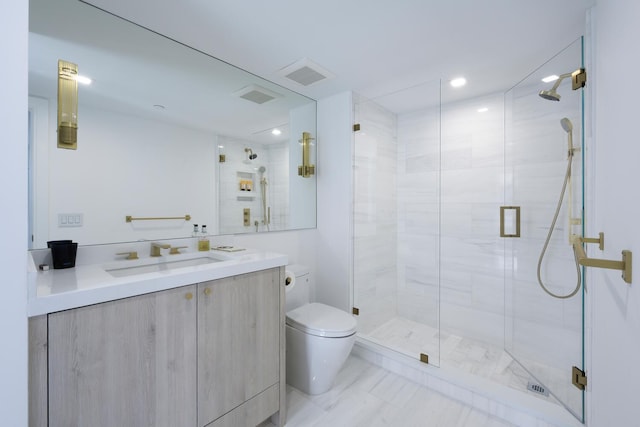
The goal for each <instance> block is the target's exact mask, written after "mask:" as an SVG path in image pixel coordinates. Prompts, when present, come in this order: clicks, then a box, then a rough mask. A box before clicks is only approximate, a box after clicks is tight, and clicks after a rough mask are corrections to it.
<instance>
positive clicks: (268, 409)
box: [206, 384, 280, 427]
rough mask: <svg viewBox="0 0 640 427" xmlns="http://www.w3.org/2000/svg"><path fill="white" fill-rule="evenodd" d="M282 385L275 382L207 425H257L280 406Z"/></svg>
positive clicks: (214, 426) (211, 426)
mask: <svg viewBox="0 0 640 427" xmlns="http://www.w3.org/2000/svg"><path fill="white" fill-rule="evenodd" d="M279 401H280V386H279V385H278V384H274V385H272V386H271V387H269V388H268V389H266V390H265V391H263V392H262V393H260V394H258V395H257V396H255V397H254V398H252V399H249V400H248V401H246V402H245V403H243V404H242V405H240V406H238V407H237V408H235V409H234V410H232V411H231V412H228V413H226V414H225V415H223V416H221V417H220V418H218V419H217V420H215V421H214V422H212V423H211V424H208V425H207V426H206V427H237V426H257V425H258V424H260V423H261V422H262V421H264V420H265V419H267V417H269V416H270V415H273V414H275V413H276V412H278V409H279V408H280V404H279Z"/></svg>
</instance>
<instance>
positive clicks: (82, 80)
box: [76, 75, 92, 85]
mask: <svg viewBox="0 0 640 427" xmlns="http://www.w3.org/2000/svg"><path fill="white" fill-rule="evenodd" d="M76 81H77V82H78V83H82V84H83V85H90V84H91V81H92V80H91V79H90V78H89V77H87V76H81V75H77V76H76Z"/></svg>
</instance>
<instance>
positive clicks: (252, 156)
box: [244, 148, 258, 160]
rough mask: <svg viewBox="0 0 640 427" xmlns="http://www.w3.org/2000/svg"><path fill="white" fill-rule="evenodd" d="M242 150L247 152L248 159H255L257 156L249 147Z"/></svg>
mask: <svg viewBox="0 0 640 427" xmlns="http://www.w3.org/2000/svg"><path fill="white" fill-rule="evenodd" d="M244 152H245V153H249V160H255V159H257V158H258V155H257V154H255V153H254V152H253V150H252V149H251V148H245V149H244Z"/></svg>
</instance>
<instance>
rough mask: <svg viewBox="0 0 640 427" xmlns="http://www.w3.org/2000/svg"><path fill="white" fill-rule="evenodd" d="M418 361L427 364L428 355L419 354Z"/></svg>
mask: <svg viewBox="0 0 640 427" xmlns="http://www.w3.org/2000/svg"><path fill="white" fill-rule="evenodd" d="M420 361H421V362H422V363H427V364H428V363H429V355H428V354H424V353H420Z"/></svg>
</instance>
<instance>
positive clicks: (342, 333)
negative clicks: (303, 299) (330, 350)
mask: <svg viewBox="0 0 640 427" xmlns="http://www.w3.org/2000/svg"><path fill="white" fill-rule="evenodd" d="M287 325H289V326H291V327H292V328H295V329H297V330H299V331H301V332H304V333H306V334H310V335H315V336H318V337H327V338H341V337H348V336H350V335H353V334H354V333H355V332H356V319H354V318H353V317H352V316H350V315H349V314H347V313H346V312H344V311H342V310H339V309H337V308H335V307H331V306H328V305H325V304H320V303H317V302H314V303H311V304H305V305H303V306H302V307H298V308H296V309H294V310H291V311H290V312H288V313H287Z"/></svg>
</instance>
